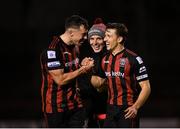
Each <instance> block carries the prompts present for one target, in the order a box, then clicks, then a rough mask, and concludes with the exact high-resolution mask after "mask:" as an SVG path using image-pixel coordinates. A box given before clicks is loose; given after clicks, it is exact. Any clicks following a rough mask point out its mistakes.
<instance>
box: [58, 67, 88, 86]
mask: <svg viewBox="0 0 180 129" xmlns="http://www.w3.org/2000/svg"><path fill="white" fill-rule="evenodd" d="M83 73H85V70H84V69H83V68H79V69H77V70H75V71H73V72H69V73H64V74H63V75H62V76H61V77H60V78H59V82H60V84H61V85H66V84H68V83H70V82H71V81H72V80H73V79H75V78H76V77H78V76H79V75H81V74H83Z"/></svg>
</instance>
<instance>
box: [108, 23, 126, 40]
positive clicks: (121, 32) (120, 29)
mask: <svg viewBox="0 0 180 129" xmlns="http://www.w3.org/2000/svg"><path fill="white" fill-rule="evenodd" d="M106 29H115V30H116V34H117V35H118V36H122V37H123V41H122V43H124V42H125V41H126V40H127V37H128V29H127V27H126V26H125V25H124V24H122V23H108V24H107V25H106Z"/></svg>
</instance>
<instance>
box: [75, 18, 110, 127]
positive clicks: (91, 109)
mask: <svg viewBox="0 0 180 129" xmlns="http://www.w3.org/2000/svg"><path fill="white" fill-rule="evenodd" d="M105 30H106V26H105V25H104V24H103V22H102V19H100V18H97V19H96V20H95V22H94V25H93V26H92V27H91V28H90V30H89V31H88V41H89V44H90V46H91V48H92V50H93V51H92V53H91V55H90V56H91V58H93V60H94V63H95V66H94V68H93V70H92V73H89V74H88V75H81V76H80V77H79V78H78V82H79V93H80V96H81V98H82V100H83V101H84V106H85V108H86V112H87V122H88V123H87V126H86V127H91V128H94V127H96V128H98V127H101V125H102V122H103V121H101V120H98V118H97V117H98V114H105V113H106V100H107V90H106V89H104V88H102V89H96V88H94V87H93V86H92V85H91V82H90V78H91V75H92V74H95V73H96V72H97V70H98V69H97V67H96V65H97V66H98V65H99V63H100V60H101V58H102V57H103V56H104V54H105V53H106V47H105V43H104V36H105ZM81 65H83V63H82V64H81Z"/></svg>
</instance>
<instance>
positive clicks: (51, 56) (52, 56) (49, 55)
mask: <svg viewBox="0 0 180 129" xmlns="http://www.w3.org/2000/svg"><path fill="white" fill-rule="evenodd" d="M47 56H48V59H53V58H56V51H52V50H50V51H47Z"/></svg>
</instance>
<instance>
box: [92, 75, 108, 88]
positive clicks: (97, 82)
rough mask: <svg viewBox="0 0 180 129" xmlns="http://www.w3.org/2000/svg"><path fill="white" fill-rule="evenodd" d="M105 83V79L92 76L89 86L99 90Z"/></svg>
mask: <svg viewBox="0 0 180 129" xmlns="http://www.w3.org/2000/svg"><path fill="white" fill-rule="evenodd" d="M104 82H105V79H103V78H100V77H98V76H92V77H91V84H92V85H93V86H94V87H95V88H99V87H101V86H103V84H104Z"/></svg>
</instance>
